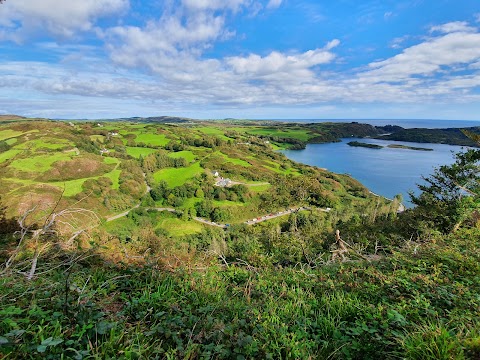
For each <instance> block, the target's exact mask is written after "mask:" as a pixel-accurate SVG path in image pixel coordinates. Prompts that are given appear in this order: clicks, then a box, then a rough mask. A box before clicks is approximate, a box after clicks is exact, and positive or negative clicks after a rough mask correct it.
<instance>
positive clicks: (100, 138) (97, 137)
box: [90, 135, 105, 143]
mask: <svg viewBox="0 0 480 360" xmlns="http://www.w3.org/2000/svg"><path fill="white" fill-rule="evenodd" d="M90 140H92V141H100V142H101V143H103V142H104V141H105V136H103V135H90Z"/></svg>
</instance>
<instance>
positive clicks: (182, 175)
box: [153, 162, 203, 187]
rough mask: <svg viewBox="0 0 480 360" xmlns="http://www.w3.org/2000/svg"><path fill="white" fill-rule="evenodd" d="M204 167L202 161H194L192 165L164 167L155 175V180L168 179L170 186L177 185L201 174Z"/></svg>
mask: <svg viewBox="0 0 480 360" xmlns="http://www.w3.org/2000/svg"><path fill="white" fill-rule="evenodd" d="M202 172H203V169H202V168H201V167H200V163H198V162H197V163H194V164H193V165H191V166H188V167H184V168H176V169H162V170H159V171H157V172H156V173H155V174H154V175H153V176H154V179H155V181H157V182H160V181H166V182H167V184H168V186H170V187H176V186H180V185H183V184H185V182H186V181H187V180H189V179H191V178H193V177H195V175H198V174H201V173H202Z"/></svg>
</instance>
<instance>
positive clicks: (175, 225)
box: [156, 212, 203, 237]
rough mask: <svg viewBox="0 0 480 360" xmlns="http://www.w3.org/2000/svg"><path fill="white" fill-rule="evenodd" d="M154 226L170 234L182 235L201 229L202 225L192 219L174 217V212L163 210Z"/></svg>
mask: <svg viewBox="0 0 480 360" xmlns="http://www.w3.org/2000/svg"><path fill="white" fill-rule="evenodd" d="M157 221H158V223H157V226H156V228H157V229H158V228H160V229H164V230H166V231H167V232H168V234H169V235H170V236H175V237H177V236H183V235H189V234H195V233H198V232H200V231H202V229H203V226H202V224H200V223H199V222H196V221H194V220H192V221H185V220H182V219H179V218H177V217H176V215H175V214H172V213H167V212H163V213H162V214H161V216H159V217H158V218H157Z"/></svg>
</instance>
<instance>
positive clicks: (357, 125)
mask: <svg viewBox="0 0 480 360" xmlns="http://www.w3.org/2000/svg"><path fill="white" fill-rule="evenodd" d="M0 120H1V121H4V122H5V121H9V120H10V121H12V120H14V121H21V120H35V119H30V118H25V117H22V116H18V115H1V116H0ZM38 120H45V119H38ZM53 120H63V121H68V120H64V119H53ZM70 121H74V122H75V121H78V122H88V121H93V122H99V123H101V122H135V123H152V124H155V123H156V124H182V125H188V124H191V125H198V124H199V123H200V124H201V123H204V124H212V123H215V124H219V125H221V126H226V127H228V126H232V125H242V126H246V127H255V126H262V127H264V128H263V129H262V131H260V132H258V130H255V131H253V130H252V133H251V134H252V135H260V136H261V137H262V138H264V140H266V141H272V142H274V143H275V142H276V143H279V144H282V145H280V147H281V148H285V149H304V148H305V146H306V144H312V143H328V142H336V141H340V139H341V138H348V137H358V138H375V139H382V140H392V141H403V142H417V143H434V144H448V145H460V146H471V147H478V144H476V143H475V142H474V141H472V140H471V139H469V138H468V137H466V136H465V135H464V134H463V133H462V129H468V130H469V131H470V132H472V133H477V134H480V121H464V120H411V119H409V120H402V119H400V120H381V119H370V120H347V119H335V120H312V119H303V120H302V119H300V120H299V119H291V120H247V119H232V118H229V119H217V120H201V119H192V118H187V117H178V116H168V115H163V116H150V117H140V116H137V117H126V118H114V119H94V120H87V119H72V120H70ZM363 121H365V122H363ZM368 122H370V123H368ZM404 123H405V126H401V125H398V124H404ZM451 124H453V125H454V126H451ZM411 125H415V127H413V128H412V127H408V126H411ZM420 125H423V126H420ZM443 125H445V126H446V127H441V128H439V127H438V126H443ZM290 130H291V131H290ZM247 133H248V131H247Z"/></svg>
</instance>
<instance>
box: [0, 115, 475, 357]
mask: <svg viewBox="0 0 480 360" xmlns="http://www.w3.org/2000/svg"><path fill="white" fill-rule="evenodd" d="M374 133H378V129H375V128H374V127H372V126H370V125H365V124H356V123H351V124H340V125H338V124H333V123H325V124H306V125H296V124H272V123H266V124H263V123H244V122H242V121H233V122H230V121H221V122H214V123H212V122H207V121H195V122H179V123H175V124H174V123H171V122H168V123H143V122H131V121H117V122H108V121H107V122H105V121H102V122H99V121H98V122H97V121H95V122H88V121H78V122H62V121H18V122H11V123H6V124H1V125H0V170H1V172H0V189H1V190H0V225H1V226H0V240H1V241H0V264H2V265H1V267H0V298H1V299H2V308H1V309H0V355H3V356H5V357H6V358H13V359H24V358H32V359H36V358H52V359H54V358H59V357H61V356H64V357H66V358H78V359H82V358H98V359H103V358H113V357H117V358H145V359H152V358H158V359H207V358H212V359H213V358H215V359H217V358H218V359H231V358H244V359H247V358H252V359H254V358H255V359H256V358H262V359H263V358H271V359H299V358H302V359H303V358H305V359H308V358H331V359H360V358H361V359H379V358H382V359H383V358H408V359H457V358H459V359H460V358H471V359H475V358H478V356H479V355H480V337H479V334H480V316H479V314H480V305H479V301H478V299H480V280H479V274H480V265H479V264H480V252H479V250H478V249H479V245H480V243H479V239H480V231H479V229H480V227H479V224H480V222H479V216H478V209H479V208H480V206H479V193H478V183H479V182H478V180H479V176H480V175H479V173H478V167H475V166H477V164H478V161H479V159H480V154H479V153H478V152H475V151H473V150H471V151H470V152H468V153H466V154H465V155H462V156H460V157H459V159H458V161H457V163H456V164H455V166H452V167H445V168H444V169H443V170H442V169H440V170H439V171H438V172H437V173H436V174H435V176H437V178H434V177H433V178H432V180H431V181H432V182H431V184H432V186H431V187H428V186H425V187H424V188H423V189H422V191H423V193H422V194H421V195H419V196H418V198H416V199H414V203H415V204H416V205H417V207H416V208H414V209H410V210H407V211H405V212H404V213H398V212H397V211H398V209H399V205H400V199H398V198H395V199H394V200H393V201H389V200H387V199H384V198H381V197H378V196H375V195H373V194H371V193H370V192H369V191H368V189H366V188H365V187H364V186H363V185H361V184H360V183H359V182H358V181H356V180H355V179H352V178H351V177H349V176H347V175H339V174H334V173H330V172H328V171H325V170H322V169H319V168H314V167H310V166H306V165H302V164H298V163H295V162H292V161H290V160H288V159H287V158H286V157H285V156H283V155H282V154H281V153H279V152H277V151H276V150H277V149H279V148H283V147H286V146H292V145H293V146H294V145H296V144H305V143H306V142H315V141H318V142H320V141H335V140H337V139H338V138H340V137H349V136H351V135H355V136H371V135H372V134H374ZM297 141H298V142H297ZM452 169H454V170H455V171H456V172H458V173H459V174H461V176H459V177H458V178H454V179H453V180H451V181H450V182H449V181H445V176H447V175H448V174H452V173H453V170H452ZM439 184H440V185H439ZM449 186H450V187H449ZM458 186H460V188H459V187H458ZM444 189H447V190H446V191H444V192H443V190H444ZM466 193H467V194H470V193H471V195H469V196H465V195H466ZM336 230H339V232H337V233H336Z"/></svg>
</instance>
